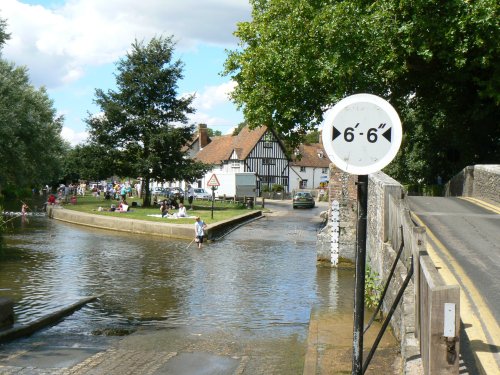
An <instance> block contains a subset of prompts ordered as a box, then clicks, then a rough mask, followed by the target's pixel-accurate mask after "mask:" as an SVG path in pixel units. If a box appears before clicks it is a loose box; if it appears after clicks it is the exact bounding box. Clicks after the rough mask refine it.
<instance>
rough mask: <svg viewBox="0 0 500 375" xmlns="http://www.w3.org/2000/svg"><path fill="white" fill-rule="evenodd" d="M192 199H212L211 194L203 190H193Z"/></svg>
mask: <svg viewBox="0 0 500 375" xmlns="http://www.w3.org/2000/svg"><path fill="white" fill-rule="evenodd" d="M193 190H194V197H195V198H196V199H212V194H210V193H208V192H207V191H206V190H205V189H203V188H194V189H193Z"/></svg>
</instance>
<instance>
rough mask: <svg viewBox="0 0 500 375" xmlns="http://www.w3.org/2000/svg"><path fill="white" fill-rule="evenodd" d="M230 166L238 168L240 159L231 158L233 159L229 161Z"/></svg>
mask: <svg viewBox="0 0 500 375" xmlns="http://www.w3.org/2000/svg"><path fill="white" fill-rule="evenodd" d="M231 167H232V168H239V167H240V161H239V160H233V161H231Z"/></svg>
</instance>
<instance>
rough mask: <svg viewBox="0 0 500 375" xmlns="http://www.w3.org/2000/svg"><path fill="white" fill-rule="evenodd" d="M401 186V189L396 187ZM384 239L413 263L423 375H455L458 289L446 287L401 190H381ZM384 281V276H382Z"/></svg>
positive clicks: (394, 186)
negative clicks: (427, 250)
mask: <svg viewBox="0 0 500 375" xmlns="http://www.w3.org/2000/svg"><path fill="white" fill-rule="evenodd" d="M399 186H400V185H399ZM379 200H382V202H380V204H381V205H382V206H383V207H384V209H383V212H385V214H384V220H383V221H384V230H383V238H384V241H385V242H386V243H388V244H389V245H390V247H392V249H397V248H399V246H400V244H401V243H402V242H403V243H404V251H403V256H402V259H409V258H410V257H413V260H414V267H415V269H414V276H413V277H414V279H413V286H414V301H415V311H414V313H415V336H416V337H417V338H418V339H419V342H420V353H421V358H422V365H423V368H424V373H425V374H426V375H431V374H458V372H459V365H458V364H459V358H458V357H459V356H458V353H459V348H460V343H459V337H460V288H459V286H458V285H446V284H445V282H444V281H443V279H442V277H441V276H440V275H439V273H438V272H437V270H436V266H435V265H434V263H433V262H432V260H431V258H430V257H429V255H428V254H427V252H426V244H427V235H426V231H425V228H423V227H420V226H418V225H416V224H415V222H414V220H413V219H412V216H411V212H410V210H409V207H408V203H407V201H406V199H405V198H404V197H403V192H402V189H401V188H399V189H398V188H397V186H396V185H393V186H392V187H391V188H390V189H384V193H383V194H382V196H381V197H380V199H379ZM382 277H383V275H382Z"/></svg>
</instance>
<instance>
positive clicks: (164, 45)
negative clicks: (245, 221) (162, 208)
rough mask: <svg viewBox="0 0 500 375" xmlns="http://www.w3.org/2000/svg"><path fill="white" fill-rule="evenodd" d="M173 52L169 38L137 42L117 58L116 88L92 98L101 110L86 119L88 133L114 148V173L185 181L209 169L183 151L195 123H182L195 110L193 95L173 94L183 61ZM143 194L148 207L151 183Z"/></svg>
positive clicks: (146, 178)
mask: <svg viewBox="0 0 500 375" xmlns="http://www.w3.org/2000/svg"><path fill="white" fill-rule="evenodd" d="M173 53H174V42H173V41H172V37H167V38H164V37H158V38H153V39H152V40H151V41H150V42H149V43H148V44H147V45H144V43H142V42H138V41H135V42H134V43H133V44H132V49H131V51H130V52H129V53H127V56H126V57H125V58H123V59H121V60H120V61H119V62H118V63H117V70H118V73H117V74H116V85H117V88H118V89H117V91H112V90H109V91H108V92H107V93H105V92H103V91H102V90H100V89H98V90H96V93H95V102H96V104H97V105H98V106H99V107H100V108H101V110H102V115H98V116H89V117H88V118H87V123H88V126H89V132H90V137H91V140H92V142H94V143H96V144H98V145H101V146H104V147H106V148H109V149H114V150H117V151H118V155H119V156H117V157H118V158H119V160H117V161H116V164H117V169H118V170H116V173H118V174H121V175H134V177H139V176H140V177H143V178H145V180H146V181H150V180H151V179H157V180H167V181H172V180H188V181H189V180H193V179H195V178H199V177H201V176H202V175H203V174H204V172H205V171H206V170H207V166H205V165H203V164H201V163H199V162H195V161H193V160H191V159H189V158H188V157H187V153H186V152H185V151H183V150H182V148H183V147H184V145H186V144H187V143H188V140H190V139H191V135H192V133H193V131H194V125H191V126H187V125H184V124H186V123H187V115H188V114H190V113H193V112H194V109H193V108H192V107H191V103H192V101H193V96H187V97H181V98H179V97H178V96H177V81H178V80H179V79H182V78H183V74H182V68H183V64H182V62H181V61H180V60H177V61H172V59H173ZM179 124H183V125H182V126H181V125H179ZM145 193H146V194H145V198H144V203H143V204H144V206H148V205H150V203H151V193H150V187H149V184H145Z"/></svg>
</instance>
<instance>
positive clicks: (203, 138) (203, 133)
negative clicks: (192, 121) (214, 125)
mask: <svg viewBox="0 0 500 375" xmlns="http://www.w3.org/2000/svg"><path fill="white" fill-rule="evenodd" d="M198 142H199V144H200V150H201V149H202V148H203V147H205V146H206V145H208V129H207V124H199V125H198Z"/></svg>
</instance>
